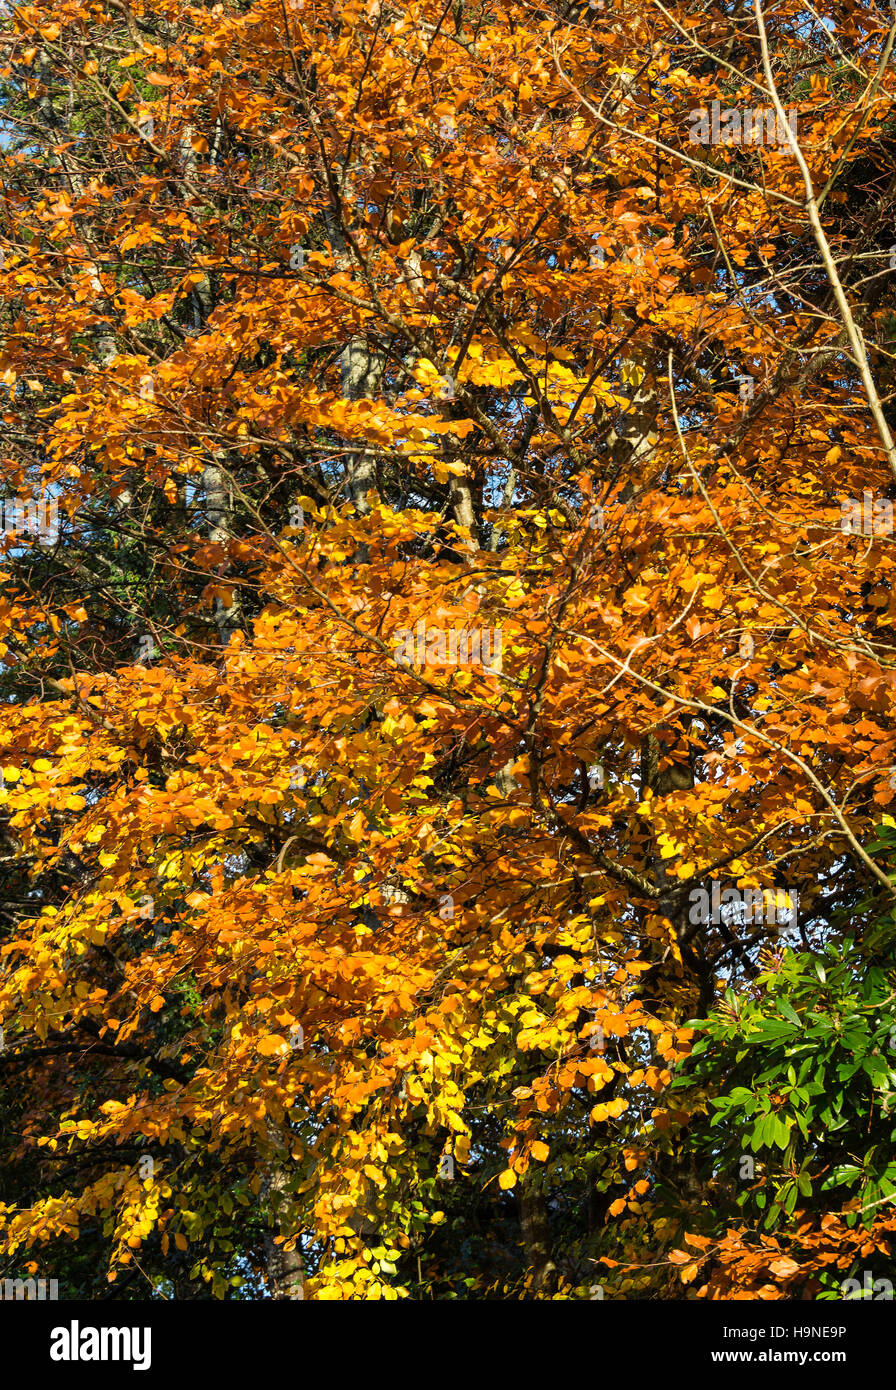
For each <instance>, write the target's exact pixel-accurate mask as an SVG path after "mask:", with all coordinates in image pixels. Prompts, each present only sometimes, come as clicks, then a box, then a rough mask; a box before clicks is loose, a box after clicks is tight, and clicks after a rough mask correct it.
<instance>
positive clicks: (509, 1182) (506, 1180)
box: [498, 1168, 516, 1192]
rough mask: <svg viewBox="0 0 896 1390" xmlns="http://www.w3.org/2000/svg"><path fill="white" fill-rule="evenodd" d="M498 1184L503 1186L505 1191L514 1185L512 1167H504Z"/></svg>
mask: <svg viewBox="0 0 896 1390" xmlns="http://www.w3.org/2000/svg"><path fill="white" fill-rule="evenodd" d="M498 1186H499V1187H503V1188H504V1191H505V1192H506V1191H507V1190H508V1188H511V1187H516V1173H515V1172H514V1171H513V1169H512V1168H505V1169H504V1172H503V1173H502V1174H501V1176H500V1177H499V1179H498Z"/></svg>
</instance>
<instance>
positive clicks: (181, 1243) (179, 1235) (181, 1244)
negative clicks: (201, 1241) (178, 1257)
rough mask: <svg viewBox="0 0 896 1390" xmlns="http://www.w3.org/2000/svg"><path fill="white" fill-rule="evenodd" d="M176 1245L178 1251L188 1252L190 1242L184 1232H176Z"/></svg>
mask: <svg viewBox="0 0 896 1390" xmlns="http://www.w3.org/2000/svg"><path fill="white" fill-rule="evenodd" d="M174 1244H175V1245H176V1246H177V1248H178V1250H186V1248H187V1245H188V1244H189V1242H188V1240H187V1238H186V1236H185V1235H184V1233H183V1232H182V1231H175V1233H174Z"/></svg>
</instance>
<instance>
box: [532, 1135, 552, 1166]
mask: <svg viewBox="0 0 896 1390" xmlns="http://www.w3.org/2000/svg"><path fill="white" fill-rule="evenodd" d="M550 1152H551V1151H550V1149H549V1148H548V1146H547V1144H543V1143H542V1142H541V1140H540V1139H536V1141H535V1143H534V1144H533V1145H532V1157H533V1158H537V1159H538V1161H539V1163H544V1161H545V1159H546V1158H547V1156H548V1154H549V1153H550Z"/></svg>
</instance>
